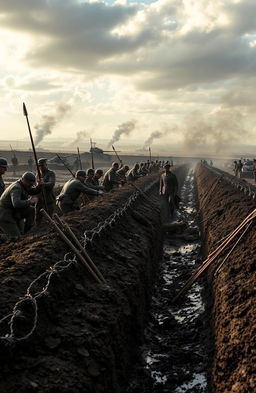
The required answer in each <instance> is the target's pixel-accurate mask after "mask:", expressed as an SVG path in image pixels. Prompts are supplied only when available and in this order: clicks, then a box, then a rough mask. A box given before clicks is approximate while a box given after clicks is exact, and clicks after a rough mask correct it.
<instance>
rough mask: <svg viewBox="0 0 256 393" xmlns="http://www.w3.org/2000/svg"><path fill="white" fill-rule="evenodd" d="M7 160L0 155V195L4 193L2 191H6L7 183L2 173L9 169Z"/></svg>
mask: <svg viewBox="0 0 256 393" xmlns="http://www.w3.org/2000/svg"><path fill="white" fill-rule="evenodd" d="M7 167H8V164H7V161H6V159H5V158H3V157H0V196H1V195H2V193H3V192H4V189H5V184H4V181H3V178H2V175H4V174H5V172H6V171H7Z"/></svg>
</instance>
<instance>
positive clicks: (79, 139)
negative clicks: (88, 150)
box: [69, 131, 88, 147]
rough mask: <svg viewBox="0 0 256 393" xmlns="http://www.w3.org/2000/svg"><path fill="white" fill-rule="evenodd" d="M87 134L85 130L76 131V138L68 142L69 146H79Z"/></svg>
mask: <svg viewBox="0 0 256 393" xmlns="http://www.w3.org/2000/svg"><path fill="white" fill-rule="evenodd" d="M87 136H88V133H87V132H86V131H78V132H77V133H76V138H75V139H74V140H73V141H72V142H71V143H69V146H70V147H72V146H79V144H80V143H81V142H82V141H83V139H84V138H86V137H87Z"/></svg>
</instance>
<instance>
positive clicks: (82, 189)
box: [78, 183, 99, 195]
mask: <svg viewBox="0 0 256 393" xmlns="http://www.w3.org/2000/svg"><path fill="white" fill-rule="evenodd" d="M78 190H79V191H80V192H81V193H83V194H89V195H99V192H98V191H97V190H94V189H93V188H90V187H87V186H86V185H85V184H82V183H81V184H79V185H78Z"/></svg>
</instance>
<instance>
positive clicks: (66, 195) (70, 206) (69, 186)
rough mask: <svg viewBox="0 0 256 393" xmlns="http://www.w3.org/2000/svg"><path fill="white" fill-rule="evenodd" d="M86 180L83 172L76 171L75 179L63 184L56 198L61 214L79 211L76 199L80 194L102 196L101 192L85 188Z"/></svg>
mask: <svg viewBox="0 0 256 393" xmlns="http://www.w3.org/2000/svg"><path fill="white" fill-rule="evenodd" d="M85 179H86V173H85V171H82V170H80V171H77V172H76V176H75V179H71V180H69V181H68V182H67V183H65V184H64V186H63V188H62V190H61V193H60V195H59V196H58V197H57V205H58V207H59V208H60V210H61V211H62V213H63V214H66V213H69V212H72V211H74V210H79V206H78V204H77V199H78V197H79V195H80V194H85V195H86V194H89V195H102V194H103V191H101V190H98V191H97V190H94V189H93V188H89V187H87V186H86V185H85V184H84V182H85Z"/></svg>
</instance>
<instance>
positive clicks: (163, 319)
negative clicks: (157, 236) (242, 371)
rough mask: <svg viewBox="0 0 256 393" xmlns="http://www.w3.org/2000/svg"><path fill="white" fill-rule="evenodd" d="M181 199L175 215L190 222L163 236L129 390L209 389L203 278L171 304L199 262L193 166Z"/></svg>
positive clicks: (178, 391)
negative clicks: (151, 295) (138, 359)
mask: <svg viewBox="0 0 256 393" xmlns="http://www.w3.org/2000/svg"><path fill="white" fill-rule="evenodd" d="M181 200H182V201H181V203H180V208H179V211H178V212H177V213H176V214H177V217H176V218H177V221H184V222H186V223H187V228H186V229H185V230H183V231H182V232H181V233H176V234H167V235H166V236H165V239H164V245H163V248H164V249H163V259H162V262H161V265H160V270H159V274H158V278H157V281H156V284H155V287H154V292H153V297H152V303H151V310H150V315H149V322H148V326H147V327H146V329H145V335H144V345H143V347H142V348H141V351H140V357H141V359H140V361H139V364H138V365H136V370H135V372H134V375H133V378H132V381H131V382H130V384H129V387H128V389H127V393H138V392H140V393H145V392H154V393H157V392H159V393H165V392H166V393H167V392H168V393H170V392H173V393H184V392H188V393H189V392H190V393H192V392H193V393H196V392H197V393H199V392H200V393H207V392H208V389H207V367H208V356H207V341H208V328H209V326H208V321H207V319H206V317H205V308H204V303H203V299H202V294H201V293H202V289H203V288H202V285H203V284H202V282H200V281H199V282H197V283H195V284H194V285H193V286H192V288H191V289H190V290H189V291H188V292H187V294H186V295H185V296H184V297H183V299H182V300H181V301H179V303H178V304H172V298H173V297H174V295H175V293H176V292H177V289H178V288H177V287H182V286H183V285H184V283H185V282H186V280H187V279H188V278H189V277H190V275H191V274H192V273H193V272H194V270H195V269H196V268H197V267H198V266H199V264H200V263H201V256H200V251H201V245H200V234H199V229H198V226H197V222H196V213H197V211H196V197H195V190H194V172H193V169H191V170H190V171H189V173H188V175H187V178H186V180H185V182H184V185H183V187H182V190H181ZM175 287H176V289H174V288H175Z"/></svg>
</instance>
